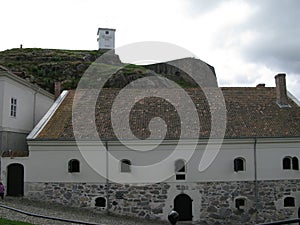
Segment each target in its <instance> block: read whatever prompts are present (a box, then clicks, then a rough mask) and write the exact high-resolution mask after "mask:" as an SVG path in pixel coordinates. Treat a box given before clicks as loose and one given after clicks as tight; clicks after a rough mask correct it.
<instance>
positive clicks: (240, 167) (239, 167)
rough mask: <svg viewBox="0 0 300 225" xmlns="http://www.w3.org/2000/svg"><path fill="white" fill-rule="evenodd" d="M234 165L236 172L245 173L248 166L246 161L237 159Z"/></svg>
mask: <svg viewBox="0 0 300 225" xmlns="http://www.w3.org/2000/svg"><path fill="white" fill-rule="evenodd" d="M233 164H234V171H235V172H238V171H245V170H246V166H245V159H244V158H241V157H239V158H235V159H234V161H233Z"/></svg>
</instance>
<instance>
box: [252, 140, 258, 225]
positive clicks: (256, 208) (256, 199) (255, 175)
mask: <svg viewBox="0 0 300 225" xmlns="http://www.w3.org/2000/svg"><path fill="white" fill-rule="evenodd" d="M256 146H257V138H254V147H253V153H254V197H255V210H256V214H255V221H256V223H257V221H258V182H257V148H256Z"/></svg>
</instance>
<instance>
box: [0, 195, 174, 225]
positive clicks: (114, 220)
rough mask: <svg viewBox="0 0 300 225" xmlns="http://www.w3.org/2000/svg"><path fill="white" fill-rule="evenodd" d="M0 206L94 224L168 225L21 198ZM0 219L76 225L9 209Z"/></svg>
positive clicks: (166, 224) (1, 211)
mask: <svg viewBox="0 0 300 225" xmlns="http://www.w3.org/2000/svg"><path fill="white" fill-rule="evenodd" d="M0 204H3V205H6V206H9V207H13V208H17V209H19V210H23V211H26V212H30V213H35V214H40V215H44V216H52V217H59V218H64V219H72V220H80V221H86V222H94V223H99V224H101V225H102V224H106V225H141V224H142V225H154V224H155V225H168V224H169V223H167V222H161V221H147V220H142V219H135V218H130V217H125V216H112V215H107V214H106V213H103V212H95V211H92V210H88V209H82V208H72V207H65V206H62V205H58V204H52V203H43V202H37V201H30V200H27V199H23V198H8V197H7V198H6V199H5V200H4V201H1V200H0ZM0 218H6V219H10V220H18V221H24V222H29V223H33V224H36V225H77V224H75V223H67V222H60V221H55V220H48V219H42V218H37V217H32V216H26V215H24V214H21V213H18V212H14V211H12V210H9V209H4V208H2V207H0Z"/></svg>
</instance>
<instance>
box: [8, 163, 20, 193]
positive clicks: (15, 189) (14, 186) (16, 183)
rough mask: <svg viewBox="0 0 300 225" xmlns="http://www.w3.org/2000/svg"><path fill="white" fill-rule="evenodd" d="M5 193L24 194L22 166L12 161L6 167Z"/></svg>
mask: <svg viewBox="0 0 300 225" xmlns="http://www.w3.org/2000/svg"><path fill="white" fill-rule="evenodd" d="M7 195H9V196H16V197H19V196H23V195H24V167H23V165H21V164H18V163H13V164H10V165H9V166H8V167H7Z"/></svg>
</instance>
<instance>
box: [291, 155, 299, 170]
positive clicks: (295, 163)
mask: <svg viewBox="0 0 300 225" xmlns="http://www.w3.org/2000/svg"><path fill="white" fill-rule="evenodd" d="M292 164H293V170H299V161H298V158H297V157H293V158H292Z"/></svg>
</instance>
